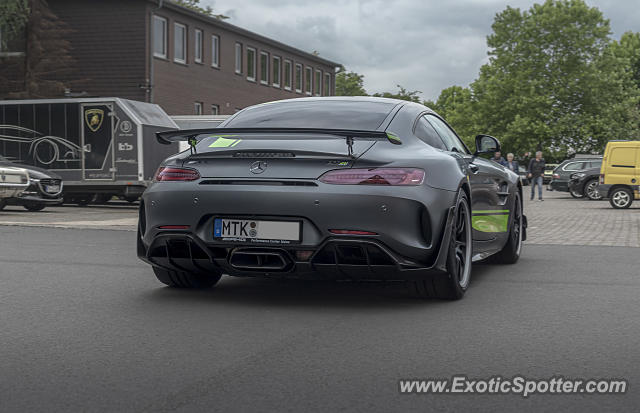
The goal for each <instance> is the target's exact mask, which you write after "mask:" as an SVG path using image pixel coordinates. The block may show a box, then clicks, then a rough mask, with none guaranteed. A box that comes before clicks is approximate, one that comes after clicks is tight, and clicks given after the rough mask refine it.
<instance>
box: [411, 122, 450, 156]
mask: <svg viewBox="0 0 640 413" xmlns="http://www.w3.org/2000/svg"><path fill="white" fill-rule="evenodd" d="M413 134H414V135H416V136H417V137H418V138H419V139H420V140H421V141H423V142H424V143H426V144H427V145H430V146H433V147H434V148H437V149H442V150H446V149H447V148H446V147H445V146H444V142H442V139H441V138H440V135H438V132H436V130H435V129H433V126H431V124H430V123H429V122H428V121H427V119H426V118H425V117H424V116H420V119H418V123H416V129H415V130H414V131H413Z"/></svg>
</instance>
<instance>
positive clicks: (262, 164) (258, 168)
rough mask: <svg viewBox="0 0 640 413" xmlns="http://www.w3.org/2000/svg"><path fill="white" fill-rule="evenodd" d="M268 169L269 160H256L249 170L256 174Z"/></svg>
mask: <svg viewBox="0 0 640 413" xmlns="http://www.w3.org/2000/svg"><path fill="white" fill-rule="evenodd" d="M265 169H267V161H255V162H254V163H252V164H251V166H249V170H250V171H251V172H253V173H254V174H261V173H263V172H264V171H265Z"/></svg>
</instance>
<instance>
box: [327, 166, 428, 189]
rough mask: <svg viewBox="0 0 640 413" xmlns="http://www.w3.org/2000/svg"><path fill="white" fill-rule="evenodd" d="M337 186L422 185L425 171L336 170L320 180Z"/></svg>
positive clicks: (384, 169) (383, 169)
mask: <svg viewBox="0 0 640 413" xmlns="http://www.w3.org/2000/svg"><path fill="white" fill-rule="evenodd" d="M319 180H320V182H324V183H325V184H336V185H421V184H422V182H423V181H424V171H423V170H422V169H417V168H371V169H336V170H333V171H328V172H326V173H325V174H324V175H322V176H321V177H320V178H319Z"/></svg>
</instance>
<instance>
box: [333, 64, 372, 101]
mask: <svg viewBox="0 0 640 413" xmlns="http://www.w3.org/2000/svg"><path fill="white" fill-rule="evenodd" d="M336 95H337V96H367V91H366V90H364V75H360V74H358V73H356V72H348V71H347V70H346V69H345V68H344V66H340V69H339V70H338V73H337V74H336Z"/></svg>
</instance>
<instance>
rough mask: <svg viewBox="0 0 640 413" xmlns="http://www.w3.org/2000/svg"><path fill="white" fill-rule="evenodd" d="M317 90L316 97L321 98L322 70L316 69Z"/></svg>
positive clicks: (315, 91) (315, 81)
mask: <svg viewBox="0 0 640 413" xmlns="http://www.w3.org/2000/svg"><path fill="white" fill-rule="evenodd" d="M314 86H315V90H314V93H315V95H316V96H320V92H322V70H319V69H316V78H315V80H314Z"/></svg>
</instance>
